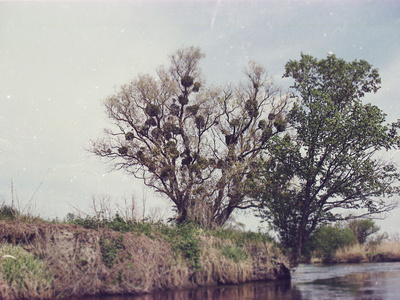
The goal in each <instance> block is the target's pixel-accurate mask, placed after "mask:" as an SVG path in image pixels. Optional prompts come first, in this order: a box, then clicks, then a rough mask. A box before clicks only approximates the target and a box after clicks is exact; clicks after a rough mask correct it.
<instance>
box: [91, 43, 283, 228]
mask: <svg viewBox="0 0 400 300" xmlns="http://www.w3.org/2000/svg"><path fill="white" fill-rule="evenodd" d="M203 57H204V55H203V54H202V53H201V52H200V49H199V48H195V47H190V48H184V49H180V50H178V51H177V52H176V53H174V54H173V55H172V56H171V57H170V66H169V68H165V67H160V68H159V69H158V70H157V72H156V76H155V77H153V76H150V75H139V76H137V77H136V79H134V80H133V81H132V82H131V83H130V84H128V85H124V86H122V87H121V89H120V91H119V92H118V93H116V94H115V95H113V96H111V97H109V98H108V99H106V101H105V106H106V109H107V113H108V117H109V118H110V120H111V122H112V124H113V128H111V129H107V130H106V131H105V136H104V137H103V138H100V139H98V140H97V141H94V142H93V147H92V151H93V152H94V153H95V154H96V155H98V156H100V157H104V158H108V159H110V162H111V163H113V166H114V168H115V169H122V170H124V171H126V172H128V173H129V174H132V175H133V176H134V177H136V178H139V179H142V180H143V182H144V184H145V185H147V186H149V187H151V188H153V189H154V190H155V191H156V192H158V193H161V194H163V195H165V196H166V197H167V198H168V199H170V200H171V201H172V202H173V204H174V207H175V209H176V212H177V216H176V221H177V222H178V223H181V222H185V221H195V222H197V223H200V224H201V225H202V226H205V227H210V226H220V225H222V224H224V223H225V222H226V221H227V220H228V218H229V216H230V215H231V213H232V212H233V211H234V210H235V209H245V208H248V207H252V206H255V204H254V203H253V201H252V200H251V199H247V198H246V193H245V188H246V178H247V176H248V175H249V174H253V173H254V172H255V168H256V167H257V163H256V162H257V160H258V156H259V153H260V151H261V150H262V149H264V148H265V145H266V143H267V141H268V140H269V139H270V138H271V137H272V136H274V135H276V134H277V133H278V132H281V131H283V130H285V123H284V120H283V117H284V115H283V113H284V108H285V105H286V103H287V96H286V95H285V94H282V93H281V91H280V89H279V88H277V87H276V86H275V85H274V84H273V83H272V82H271V80H270V79H268V77H267V75H266V71H265V69H264V68H263V67H261V66H259V65H258V64H256V63H254V62H250V63H249V66H248V68H247V69H246V70H245V75H246V78H247V80H246V81H244V82H241V83H239V84H238V85H227V86H224V87H207V86H206V83H205V80H204V78H203V76H202V73H201V71H200V69H199V61H200V60H201V59H202V58H203ZM249 176H250V175H249Z"/></svg>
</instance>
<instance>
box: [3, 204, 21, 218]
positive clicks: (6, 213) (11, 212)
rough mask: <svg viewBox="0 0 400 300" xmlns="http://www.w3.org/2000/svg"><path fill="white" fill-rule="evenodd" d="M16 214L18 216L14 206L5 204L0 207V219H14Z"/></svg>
mask: <svg viewBox="0 0 400 300" xmlns="http://www.w3.org/2000/svg"><path fill="white" fill-rule="evenodd" d="M17 216H19V212H18V210H17V209H15V208H14V207H12V206H10V205H6V204H3V205H2V206H1V207H0V220H6V221H11V220H15V218H16V217H17Z"/></svg>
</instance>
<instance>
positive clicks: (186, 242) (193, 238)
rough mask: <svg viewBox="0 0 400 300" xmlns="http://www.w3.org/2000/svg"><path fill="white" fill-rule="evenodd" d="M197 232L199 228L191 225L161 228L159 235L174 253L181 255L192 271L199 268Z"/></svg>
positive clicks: (199, 252)
mask: <svg viewBox="0 0 400 300" xmlns="http://www.w3.org/2000/svg"><path fill="white" fill-rule="evenodd" d="M198 231H199V228H198V227H197V226H196V225H195V224H193V223H184V224H179V225H177V226H175V227H168V226H163V227H161V234H162V235H163V236H164V238H165V239H166V240H167V241H168V242H170V243H171V244H172V246H173V248H174V251H175V253H181V254H182V255H183V257H184V258H185V259H186V260H187V261H188V262H189V264H190V266H191V267H192V268H193V269H194V270H198V269H200V268H201V264H200V254H201V251H200V240H199V237H198V234H199V233H198Z"/></svg>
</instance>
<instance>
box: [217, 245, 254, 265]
mask: <svg viewBox="0 0 400 300" xmlns="http://www.w3.org/2000/svg"><path fill="white" fill-rule="evenodd" d="M221 250H222V255H224V256H225V257H226V258H229V259H231V260H233V261H234V262H235V263H238V262H239V261H242V260H246V259H247V257H248V256H247V254H246V252H244V251H243V250H242V248H240V247H238V246H233V247H229V246H223V247H222V248H221Z"/></svg>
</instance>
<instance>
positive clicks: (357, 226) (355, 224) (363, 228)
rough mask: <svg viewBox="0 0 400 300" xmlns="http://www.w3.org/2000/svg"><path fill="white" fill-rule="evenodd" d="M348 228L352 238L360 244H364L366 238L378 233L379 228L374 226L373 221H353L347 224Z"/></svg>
mask: <svg viewBox="0 0 400 300" xmlns="http://www.w3.org/2000/svg"><path fill="white" fill-rule="evenodd" d="M347 226H348V228H350V230H351V231H352V232H353V234H354V236H355V237H356V238H357V241H358V242H359V243H360V244H365V243H366V241H367V238H368V237H369V236H371V235H372V234H374V233H376V232H378V231H379V229H380V227H379V226H377V225H376V224H375V222H374V221H372V220H369V219H363V220H359V219H355V220H351V221H349V223H348V224H347Z"/></svg>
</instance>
